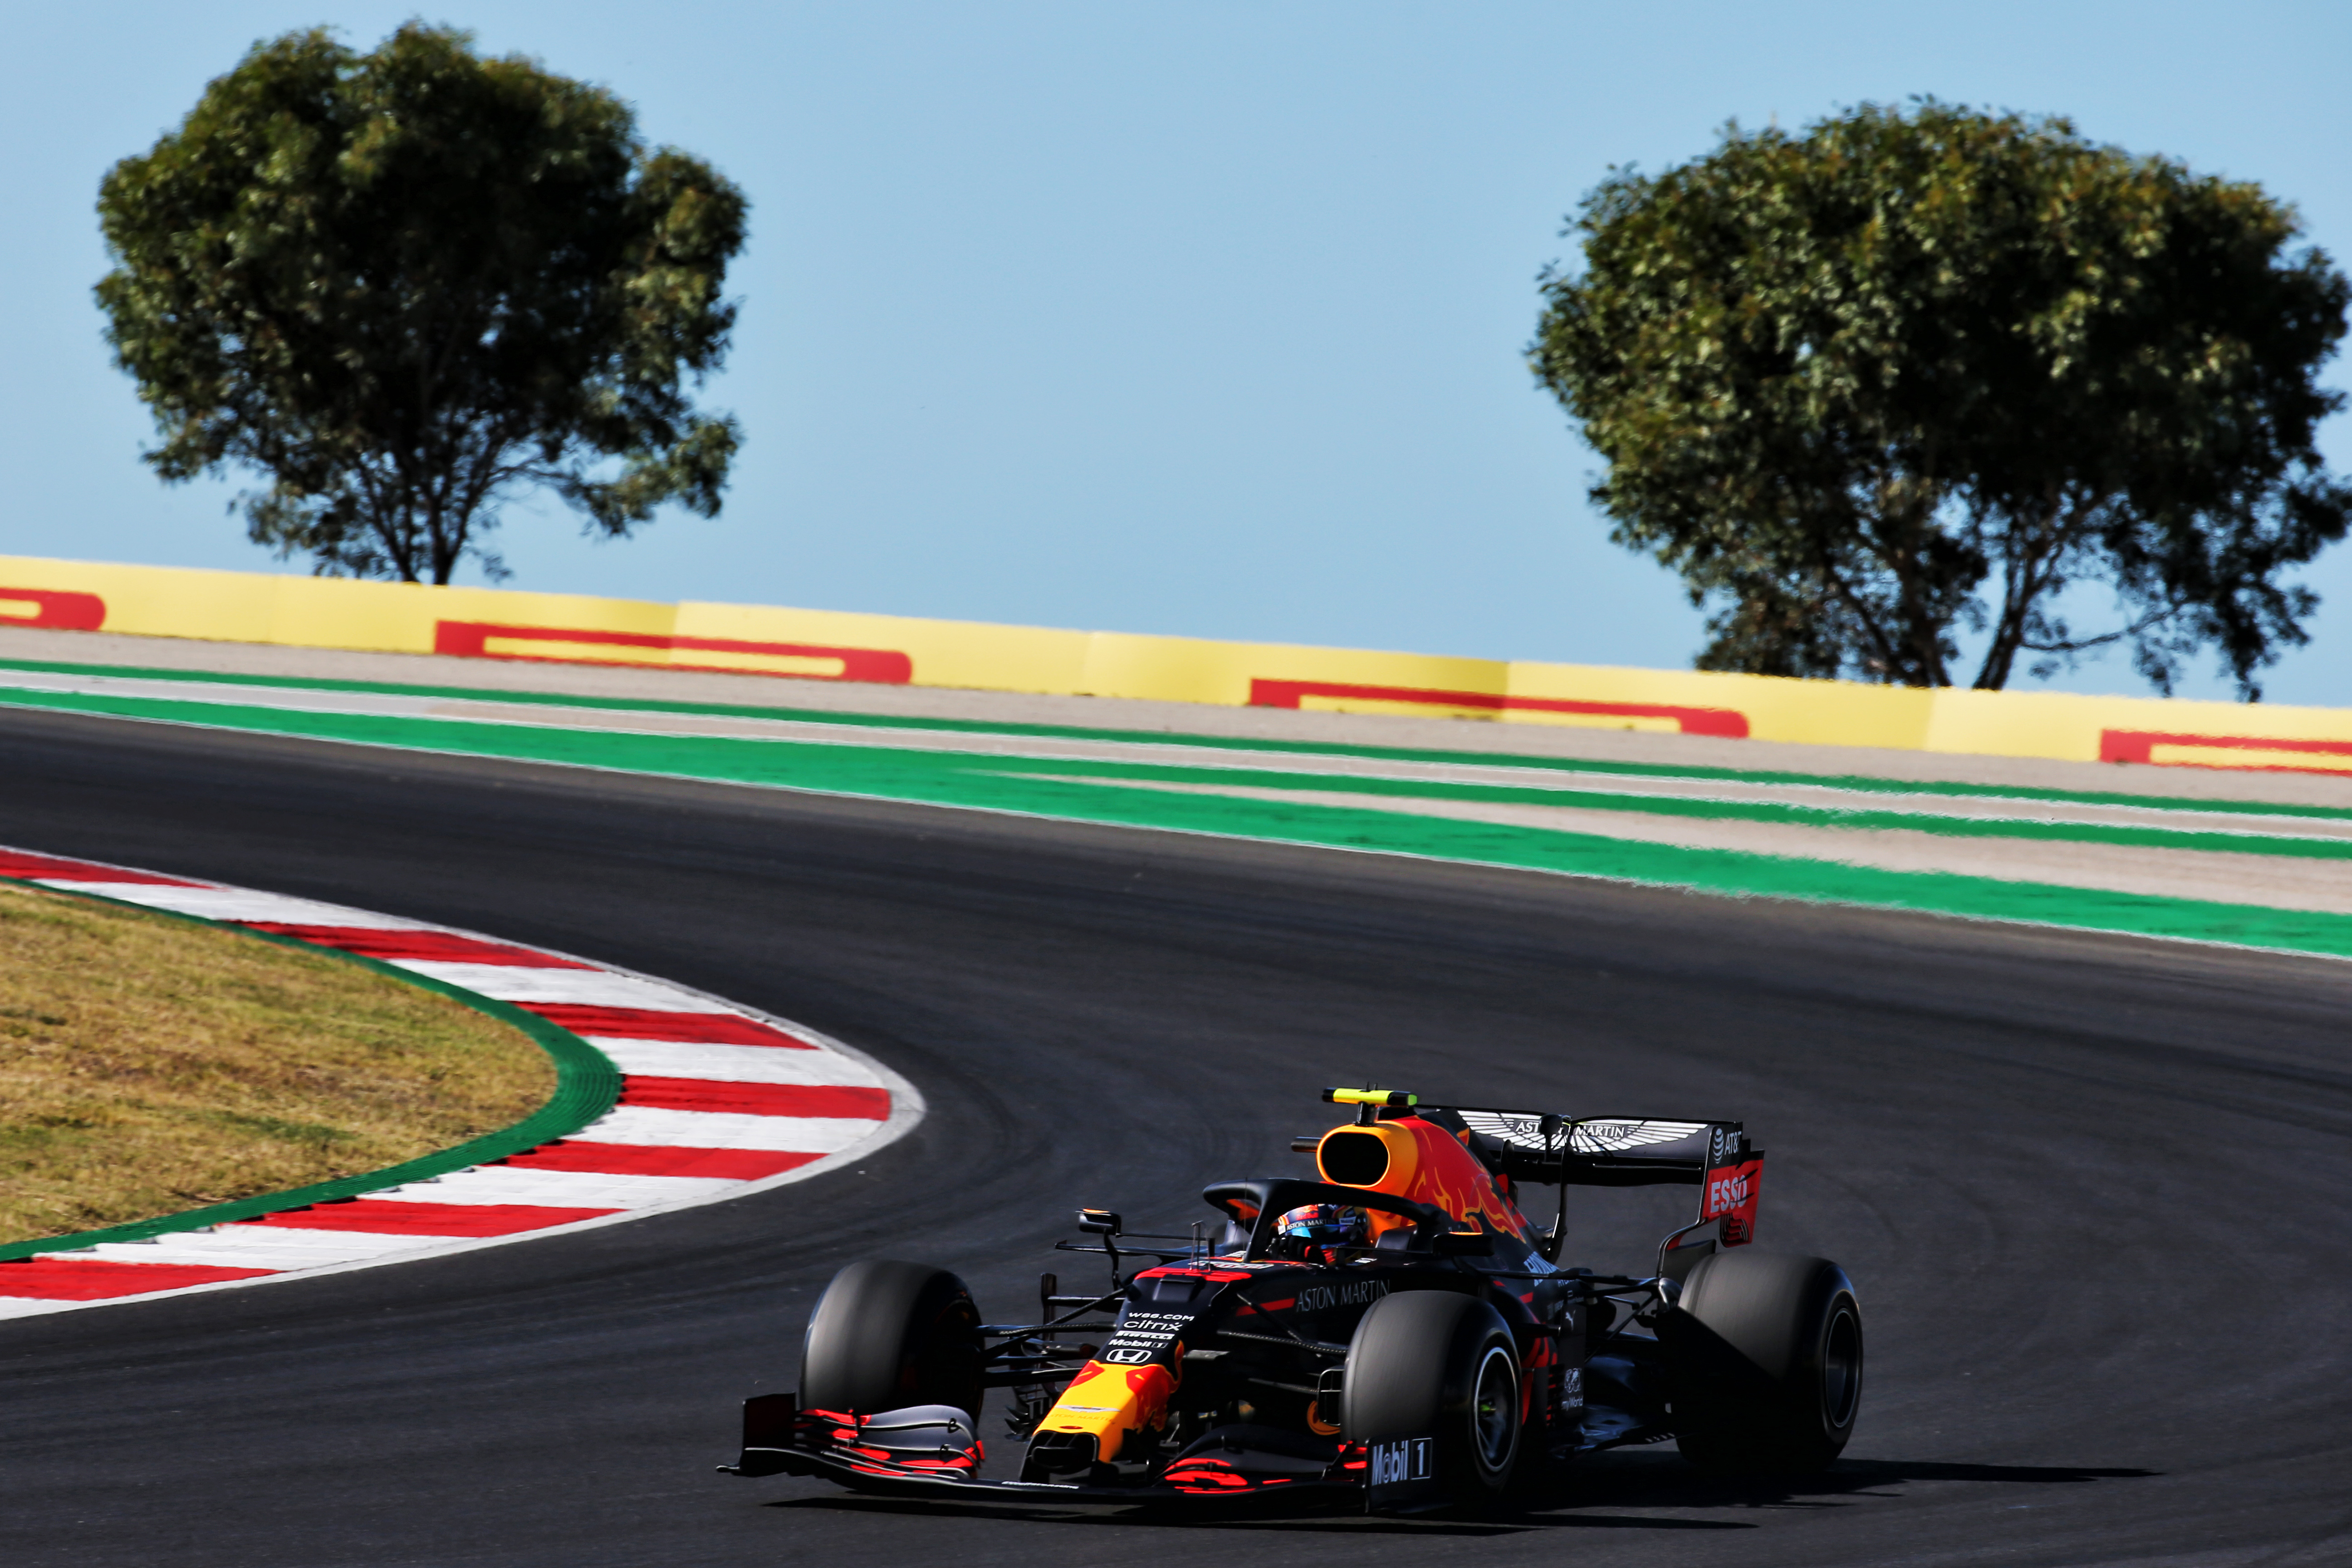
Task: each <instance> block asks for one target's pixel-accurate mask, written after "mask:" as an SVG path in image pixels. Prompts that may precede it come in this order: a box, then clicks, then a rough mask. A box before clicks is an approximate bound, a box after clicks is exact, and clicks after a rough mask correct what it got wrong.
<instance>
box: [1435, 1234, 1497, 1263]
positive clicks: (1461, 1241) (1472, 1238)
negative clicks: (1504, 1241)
mask: <svg viewBox="0 0 2352 1568" xmlns="http://www.w3.org/2000/svg"><path fill="white" fill-rule="evenodd" d="M1430 1250H1432V1251H1433V1252H1435V1253H1436V1254H1437V1256H1438V1257H1440V1258H1485V1257H1486V1256H1488V1255H1489V1254H1491V1253H1492V1252H1493V1251H1494V1250H1495V1238H1494V1237H1492V1236H1491V1235H1489V1234H1488V1233H1487V1232H1486V1231H1483V1230H1446V1231H1440V1232H1439V1233H1438V1234H1437V1235H1436V1236H1435V1237H1433V1238H1432V1239H1431V1246H1430Z"/></svg>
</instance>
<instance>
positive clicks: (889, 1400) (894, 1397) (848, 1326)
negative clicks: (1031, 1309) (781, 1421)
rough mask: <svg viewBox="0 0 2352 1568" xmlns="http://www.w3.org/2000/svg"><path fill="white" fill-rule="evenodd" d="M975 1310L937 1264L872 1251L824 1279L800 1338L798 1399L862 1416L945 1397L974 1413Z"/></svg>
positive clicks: (977, 1391)
mask: <svg viewBox="0 0 2352 1568" xmlns="http://www.w3.org/2000/svg"><path fill="white" fill-rule="evenodd" d="M980 1358H981V1344H980V1310H979V1309H978V1308H977V1307H975V1306H973V1305H972V1300H971V1291H970V1290H968V1289H965V1288H964V1283H963V1281H962V1280H961V1279H957V1278H956V1277H955V1276H954V1275H952V1274H950V1273H949V1272H948V1271H947V1270H946V1269H944V1268H929V1266H927V1265H924V1264H920V1263H898V1262H893V1261H890V1260H889V1259H887V1258H872V1259H868V1260H867V1261H866V1262H863V1263H853V1264H851V1265H850V1266H849V1267H848V1268H845V1269H843V1270H842V1271H841V1272H840V1273H838V1274H836V1275H835V1276H834V1277H833V1283H832V1284H830V1285H828V1286H826V1287H825V1288H824V1296H823V1297H822V1298H820V1299H819V1300H818V1301H817V1304H816V1311H815V1313H814V1315H812V1316H811V1317H810V1319H809V1326H808V1336H807V1338H806V1339H804V1340H803V1342H802V1344H801V1392H800V1407H801V1408H802V1409H803V1410H834V1411H855V1412H856V1413H857V1414H859V1415H875V1414H877V1413H878V1412H880V1411H885V1410H902V1409H905V1408H907V1407H908V1406H909V1405H950V1406H952V1407H954V1408H955V1409H958V1410H961V1411H962V1412H963V1413H964V1414H965V1415H970V1416H971V1417H973V1418H974V1419H975V1420H977V1419H978V1417H979V1415H980V1402H981V1395H982V1385H981V1373H980Z"/></svg>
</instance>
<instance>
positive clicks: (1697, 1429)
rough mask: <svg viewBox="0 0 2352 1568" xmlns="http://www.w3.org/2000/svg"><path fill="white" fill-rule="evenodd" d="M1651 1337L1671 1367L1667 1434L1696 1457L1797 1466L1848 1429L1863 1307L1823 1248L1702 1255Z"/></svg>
mask: <svg viewBox="0 0 2352 1568" xmlns="http://www.w3.org/2000/svg"><path fill="white" fill-rule="evenodd" d="M1658 1338H1659V1340H1660V1342H1662V1344H1663V1345H1664V1349H1665V1352H1666V1356H1667V1363H1668V1367H1669V1369H1670V1371H1671V1373H1672V1374H1673V1389H1674V1421H1675V1442H1676V1446H1677V1447H1680V1448H1681V1449H1682V1452H1683V1456H1684V1458H1687V1459H1689V1460H1691V1461H1692V1462H1693V1463H1694V1464H1696V1465H1698V1466H1700V1467H1702V1468H1706V1469H1710V1470H1717V1471H1727V1472H1733V1473H1745V1474H1772V1475H1801V1474H1807V1473H1810V1472H1811V1471H1814V1470H1818V1469H1821V1468H1823V1467H1824V1466H1826V1465H1828V1464H1829V1463H1830V1461H1831V1460H1832V1459H1834V1458H1837V1457H1838V1455H1839V1454H1840V1453H1841V1452H1842V1451H1843V1449H1844V1447H1845V1446H1846V1440H1847V1439H1848V1438H1850V1437H1851V1436H1853V1424H1854V1417H1855V1415H1856V1414H1857V1412H1858V1411H1859V1410H1860V1408H1861V1405H1862V1366H1863V1350H1862V1308H1861V1306H1860V1305H1859V1304H1858V1303H1857V1302H1856V1301H1855V1300H1854V1294H1853V1282H1852V1281H1851V1280H1849V1279H1846V1277H1845V1270H1843V1269H1842V1268H1839V1267H1838V1266H1837V1265H1836V1264H1834V1263H1832V1262H1831V1261H1830V1260H1829V1259H1827V1258H1800V1257H1795V1256H1792V1255H1789V1254H1784V1253H1771V1252H1749V1251H1747V1250H1745V1249H1742V1250H1739V1251H1735V1252H1719V1253H1717V1254H1715V1255H1714V1256H1712V1257H1709V1258H1703V1259H1701V1260H1700V1262H1699V1264H1698V1267H1697V1268H1694V1269H1692V1270H1691V1273H1690V1277H1689V1278H1688V1279H1686V1280H1685V1281H1684V1283H1683V1293H1682V1298H1681V1300H1680V1301H1678V1302H1677V1303H1676V1305H1675V1309H1674V1310H1672V1311H1669V1312H1667V1313H1666V1314H1665V1316H1664V1317H1663V1318H1662V1319H1660V1321H1659V1323H1658Z"/></svg>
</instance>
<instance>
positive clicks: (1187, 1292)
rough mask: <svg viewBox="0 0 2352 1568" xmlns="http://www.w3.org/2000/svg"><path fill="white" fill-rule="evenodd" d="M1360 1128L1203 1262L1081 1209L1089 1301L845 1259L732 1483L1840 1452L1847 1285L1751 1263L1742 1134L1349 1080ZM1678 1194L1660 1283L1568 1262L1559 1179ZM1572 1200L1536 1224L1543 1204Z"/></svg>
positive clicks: (1483, 1485)
mask: <svg viewBox="0 0 2352 1568" xmlns="http://www.w3.org/2000/svg"><path fill="white" fill-rule="evenodd" d="M1323 1098H1324V1099H1325V1100H1328V1101H1331V1102H1333V1103H1335V1104H1340V1105H1352V1106H1354V1107H1355V1108H1356V1113H1357V1114H1356V1120H1355V1121H1353V1122H1352V1123H1350V1124H1349V1125H1346V1126H1341V1127H1336V1128H1334V1129H1332V1130H1331V1131H1328V1132H1326V1133H1324V1134H1323V1135H1322V1136H1321V1137H1320V1138H1315V1139H1303V1140H1301V1141H1299V1142H1297V1144H1295V1145H1294V1146H1293V1147H1294V1148H1295V1149H1296V1150H1297V1152H1302V1153H1304V1152H1310V1151H1311V1152H1313V1153H1314V1155H1315V1160H1316V1167H1317V1172H1318V1175H1319V1176H1320V1178H1321V1179H1320V1180H1319V1181H1296V1180H1288V1179H1282V1178H1271V1177H1269V1178H1260V1179H1258V1180H1255V1181H1245V1182H1223V1183H1220V1184H1217V1185H1214V1186H1212V1187H1210V1188H1208V1189H1207V1190H1206V1191H1205V1192H1204V1193H1203V1194H1202V1196H1203V1197H1205V1198H1206V1199H1207V1200H1208V1202H1209V1204H1210V1205H1211V1206H1213V1208H1215V1209H1216V1210H1217V1211H1219V1213H1220V1214H1221V1215H1222V1216H1223V1232H1222V1235H1220V1236H1218V1237H1215V1238H1214V1239H1211V1238H1209V1237H1206V1236H1205V1235H1204V1234H1202V1227H1201V1226H1194V1227H1193V1232H1194V1234H1193V1235H1192V1237H1170V1236H1144V1237H1135V1236H1129V1235H1126V1234H1125V1233H1124V1232H1123V1230H1122V1226H1121V1223H1120V1220H1119V1216H1118V1215H1115V1214H1112V1213H1109V1212H1108V1211H1106V1210H1101V1209H1081V1210H1080V1211H1079V1228H1080V1229H1081V1230H1083V1231H1086V1232H1088V1233H1091V1234H1092V1235H1093V1236H1095V1237H1099V1238H1100V1239H1099V1244H1098V1245H1094V1246H1076V1245H1073V1244H1072V1243H1070V1242H1066V1241H1065V1242H1062V1243H1059V1244H1058V1246H1059V1247H1060V1248H1061V1249H1063V1250H1067V1251H1081V1252H1096V1253H1100V1254H1103V1255H1105V1256H1106V1257H1107V1258H1108V1261H1109V1265H1110V1272H1111V1281H1110V1286H1109V1288H1108V1289H1106V1290H1104V1291H1102V1292H1101V1293H1100V1294H1098V1295H1097V1294H1086V1293H1079V1294H1075V1295H1069V1294H1064V1293H1062V1290H1061V1288H1060V1286H1059V1284H1058V1283H1057V1281H1056V1279H1055V1276H1053V1275H1051V1274H1048V1275H1046V1276H1045V1277H1044V1279H1043V1280H1042V1281H1041V1282H1040V1288H1039V1295H1040V1307H1041V1310H1040V1312H1039V1318H1038V1321H1036V1322H1034V1323H1021V1324H994V1323H986V1322H983V1321H982V1320H981V1313H980V1311H979V1310H978V1309H977V1308H976V1307H975V1306H974V1305H973V1304H972V1299H971V1292H970V1291H969V1290H967V1289H965V1288H964V1285H963V1282H962V1281H961V1280H960V1279H957V1278H956V1277H955V1276H954V1275H952V1274H950V1273H947V1272H945V1271H944V1270H941V1269H938V1268H927V1267H924V1266H922V1265H919V1264H914V1263H898V1262H887V1261H868V1262H863V1263H855V1264H852V1265H850V1266H849V1267H848V1268H845V1269H843V1270H842V1271H841V1272H840V1273H839V1274H838V1275H836V1276H835V1278H834V1280H833V1283H832V1284H831V1285H830V1286H828V1287H827V1288H826V1290H825V1293H824V1297H823V1299H822V1300H819V1301H818V1303H817V1308H816V1312H815V1314H814V1317H813V1318H811V1320H810V1321H809V1326H808V1335H807V1339H806V1341H805V1342H804V1344H803V1352H802V1360H801V1382H800V1391H799V1393H798V1394H761V1395H759V1396H758V1397H755V1398H753V1399H751V1400H749V1401H747V1402H746V1403H745V1405H744V1407H743V1452H742V1455H741V1458H739V1459H738V1460H737V1462H736V1463H735V1464H733V1465H730V1466H721V1467H720V1468H722V1469H725V1470H729V1471H731V1472H732V1473H734V1474H736V1475H740V1476H767V1475H776V1474H780V1473H781V1474H790V1475H797V1476H823V1477H825V1478H827V1479H831V1480H834V1481H837V1482H839V1483H841V1484H842V1485H844V1486H848V1487H854V1488H856V1489H860V1490H867V1491H883V1492H898V1493H911V1494H919V1495H931V1496H949V1495H956V1496H963V1497H971V1496H973V1495H975V1494H979V1495H984V1496H986V1495H993V1496H998V1497H1004V1498H1007V1499H1008V1500H1010V1499H1019V1500H1024V1501H1032V1502H1034V1501H1044V1500H1062V1501H1072V1502H1093V1501H1124V1502H1137V1501H1142V1500H1150V1499H1155V1498H1177V1497H1187V1498H1204V1497H1234V1496H1246V1495H1263V1494H1265V1493H1268V1492H1271V1491H1275V1490H1281V1491H1285V1492H1309V1491H1317V1490H1322V1491H1328V1492H1332V1493H1335V1494H1339V1496H1340V1497H1341V1498H1343V1499H1346V1498H1349V1497H1352V1498H1353V1499H1354V1500H1360V1506H1362V1507H1363V1508H1365V1509H1366V1510H1377V1511H1388V1510H1408V1511H1409V1510H1422V1509H1427V1508H1436V1507H1445V1506H1449V1505H1450V1506H1452V1507H1454V1508H1456V1509H1460V1510H1465V1511H1472V1512H1475V1511H1477V1510H1482V1509H1484V1508H1486V1507H1487V1506H1489V1505H1491V1504H1492V1503H1494V1502H1495V1501H1496V1500H1497V1499H1499V1498H1501V1497H1502V1496H1503V1495H1504V1494H1505V1493H1506V1492H1507V1491H1508V1490H1511V1489H1513V1488H1514V1486H1515V1484H1516V1485H1518V1486H1526V1485H1528V1484H1529V1482H1530V1479H1531V1478H1534V1477H1537V1476H1539V1475H1540V1474H1542V1473H1543V1472H1544V1471H1545V1470H1546V1468H1548V1467H1549V1465H1550V1464H1551V1463H1553V1462H1556V1461H1559V1460H1563V1459H1566V1458H1570V1457H1571V1456H1573V1455H1576V1454H1579V1453H1585V1452H1590V1451H1591V1450H1593V1449H1598V1448H1606V1447H1614V1446H1616V1445H1619V1444H1625V1443H1649V1442H1656V1441H1659V1440H1661V1439H1664V1438H1666V1437H1672V1438H1674V1439H1675V1441H1676V1443H1677V1444H1679V1445H1680V1447H1681V1449H1682V1451H1683V1453H1684V1454H1685V1456H1687V1457H1688V1458H1691V1459H1692V1460H1694V1461H1696V1463H1698V1464H1700V1465H1702V1466H1705V1467H1707V1468H1716V1469H1731V1470H1768V1471H1784V1472H1787V1471H1805V1470H1812V1469H1818V1468H1821V1467H1822V1466H1824V1465H1826V1464H1828V1463H1829V1462H1830V1460H1832V1458H1836V1456H1837V1454H1838V1452H1839V1451H1840V1450H1841V1449H1843V1447H1845V1443H1846V1438H1847V1437H1848V1436H1849V1435H1850V1434H1851V1433H1852V1432H1853V1421H1854V1413H1855V1408H1856V1406H1857V1405H1859V1403H1860V1400H1861V1393H1862V1312H1861V1309H1860V1308H1859V1306H1857V1305H1856V1303H1855V1300H1854V1293H1853V1285H1852V1284H1851V1283H1850V1282H1848V1280H1847V1279H1846V1277H1845V1274H1844V1272H1843V1270H1842V1269H1840V1268H1838V1267H1837V1265H1835V1264H1833V1263H1831V1262H1829V1261H1827V1260H1826V1259H1823V1258H1797V1257H1790V1256H1786V1255H1777V1254H1770V1253H1762V1252H1751V1251H1748V1250H1747V1249H1746V1247H1747V1243H1748V1241H1749V1240H1750V1239H1751V1238H1752V1237H1753V1236H1754V1234H1755V1226H1756V1203H1757V1193H1758V1186H1759V1182H1760V1179H1761V1176H1762V1173H1763V1155H1762V1153H1761V1152H1760V1151H1758V1150H1755V1149H1751V1148H1749V1147H1748V1140H1747V1137H1746V1135H1745V1133H1744V1132H1743V1131H1742V1129H1741V1126H1740V1124H1739V1123H1738V1122H1736V1121H1664V1120H1658V1119H1654V1118H1643V1117H1632V1118H1620V1117H1605V1118H1604V1117H1593V1118H1584V1119H1581V1120H1578V1119H1570V1118H1568V1117H1563V1116H1556V1115H1552V1114H1549V1113H1546V1112H1541V1111H1532V1110H1492V1109H1480V1108H1475V1107H1470V1106H1435V1105H1420V1104H1418V1103H1417V1100H1416V1098H1415V1097H1414V1096H1412V1095H1410V1094H1404V1093H1398V1092H1393V1091H1391V1090H1386V1089H1327V1090H1325V1091H1324V1096H1323ZM1657 1183H1684V1184H1692V1185H1696V1186H1697V1187H1698V1188H1699V1194H1700V1196H1699V1205H1698V1217H1697V1218H1696V1220H1695V1221H1693V1222H1692V1223H1691V1224H1689V1225H1687V1226H1684V1227H1682V1228H1681V1229H1680V1230H1677V1231H1675V1232H1674V1233H1672V1234H1671V1235H1669V1236H1668V1237H1665V1239H1664V1241H1663V1242H1662V1243H1661V1244H1660V1246H1659V1249H1658V1260H1657V1267H1656V1270H1655V1272H1654V1274H1652V1275H1651V1276H1649V1277H1647V1278H1643V1279H1636V1278H1633V1277H1632V1276H1628V1275H1600V1274H1595V1273H1593V1272H1592V1271H1591V1270H1590V1269H1586V1268H1565V1269H1564V1268H1559V1267H1558V1266H1557V1264H1556V1261H1555V1260H1556V1259H1557V1258H1558V1256H1559V1246H1560V1238H1561V1235H1562V1226H1563V1225H1564V1222H1565V1211H1566V1208H1567V1206H1568V1189H1569V1188H1570V1187H1575V1186H1594V1187H1621V1186H1645V1185H1650V1184H1657ZM1538 1184H1542V1185H1549V1186H1555V1187H1557V1188H1558V1189H1559V1200H1560V1207H1561V1211H1562V1212H1561V1214H1560V1215H1556V1216H1555V1217H1554V1219H1553V1221H1552V1223H1551V1225H1550V1226H1549V1228H1548V1229H1546V1230H1542V1231H1538V1229H1536V1228H1535V1227H1534V1226H1531V1225H1530V1224H1529V1223H1528V1219H1527V1217H1526V1215H1523V1214H1522V1213H1521V1212H1520V1207H1519V1199H1520V1194H1521V1193H1522V1192H1523V1191H1524V1190H1526V1189H1527V1188H1529V1187H1532V1186H1536V1185H1538ZM992 1388H1001V1389H1005V1390H1009V1391H1010V1394H1011V1405H1012V1408H1011V1413H1010V1415H1008V1416H1007V1421H1008V1423H1009V1425H1010V1427H1011V1430H1012V1434H1013V1436H1014V1437H1015V1438H1016V1439H1025V1441H1026V1445H1027V1447H1026V1452H1025V1454H1024V1457H1023V1458H1022V1461H1021V1467H1020V1474H1019V1477H1018V1479H1012V1478H1005V1479H983V1478H982V1475H981V1469H982V1460H983V1458H984V1450H983V1447H982V1440H981V1435H980V1431H979V1417H980V1415H981V1402H982V1396H983V1395H984V1394H985V1393H986V1391H988V1390H989V1389H992Z"/></svg>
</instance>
